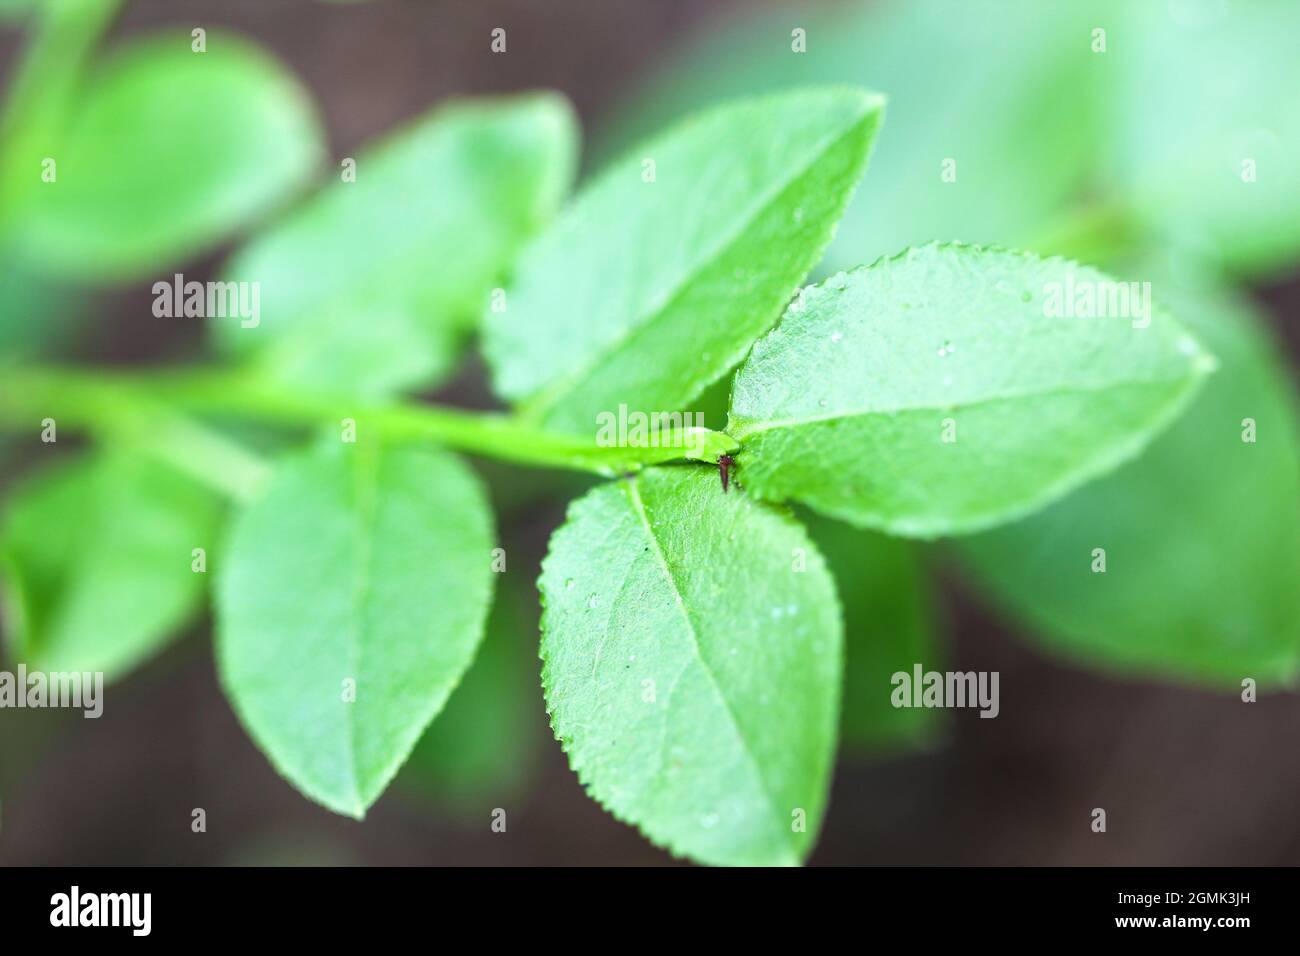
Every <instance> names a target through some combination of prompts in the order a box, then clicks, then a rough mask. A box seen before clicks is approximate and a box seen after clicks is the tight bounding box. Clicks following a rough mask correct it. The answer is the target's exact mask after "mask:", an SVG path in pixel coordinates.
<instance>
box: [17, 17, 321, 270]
mask: <svg viewBox="0 0 1300 956" xmlns="http://www.w3.org/2000/svg"><path fill="white" fill-rule="evenodd" d="M190 42H191V41H190V37H189V36H188V34H183V33H167V34H162V35H158V36H154V37H151V38H149V39H146V40H137V41H134V42H131V43H129V44H127V45H124V46H123V47H121V48H120V49H119V50H117V51H116V52H114V53H112V54H110V55H109V56H108V57H106V58H104V59H103V60H102V61H101V63H100V65H99V66H98V68H97V69H94V70H92V71H91V74H90V75H89V76H88V77H87V78H86V80H85V88H84V90H83V91H82V93H81V95H80V99H79V101H78V103H77V106H76V108H75V109H74V110H73V112H72V114H71V116H70V117H69V119H68V126H67V129H66V130H65V131H64V134H63V135H62V137H61V139H60V141H59V142H54V143H49V144H46V145H45V150H47V151H43V154H44V156H48V157H49V158H52V159H54V160H55V162H56V164H57V165H56V167H55V173H56V176H57V178H56V179H55V181H54V182H42V181H41V174H42V166H41V160H42V158H43V157H32V159H31V161H30V166H31V169H30V175H31V183H32V185H31V188H30V189H28V190H27V191H26V192H25V193H24V197H25V200H26V201H25V203H24V204H23V205H22V207H21V208H20V209H19V210H18V214H17V219H16V222H15V224H14V225H15V241H14V243H13V246H14V250H13V253H14V254H16V255H20V256H22V257H23V258H24V260H26V261H27V262H29V263H30V264H31V265H32V266H34V267H39V268H41V269H46V270H49V271H53V272H59V273H64V274H68V275H72V276H76V277H83V278H93V279H113V280H124V279H129V278H133V277H136V276H139V275H147V274H151V273H154V272H156V271H157V269H158V268H159V266H161V265H164V264H165V263H169V262H176V261H180V260H184V259H186V258H189V257H192V256H194V255H195V254H197V253H199V252H201V251H203V250H204V249H206V248H208V247H209V246H211V245H212V244H213V243H215V242H217V241H219V240H220V239H222V238H223V237H224V236H226V235H227V234H228V233H230V232H231V231H232V230H234V229H237V228H239V227H241V226H243V225H245V224H246V223H248V222H250V221H252V220H254V219H256V218H259V217H262V216H265V215H266V213H267V212H268V211H269V210H270V209H271V208H273V207H275V206H278V205H280V204H281V203H283V201H284V200H286V199H287V198H289V197H290V196H291V195H292V194H293V193H294V192H295V191H296V190H297V189H299V188H300V187H301V186H302V185H303V184H304V183H305V181H306V180H307V178H308V176H309V175H310V174H311V172H312V171H313V169H314V168H315V165H316V163H317V160H318V159H319V157H320V153H321V141H320V140H321V134H320V130H319V129H318V127H317V125H316V120H315V116H314V114H313V112H312V109H311V105H310V103H309V101H308V100H307V97H306V95H305V93H304V92H303V90H302V89H301V88H300V87H299V86H298V84H297V82H296V81H295V80H294V79H293V78H292V77H291V76H290V75H289V74H288V73H286V72H285V71H284V69H283V68H282V67H281V66H280V65H279V64H278V63H277V62H276V61H275V60H273V59H272V58H271V57H269V56H268V55H267V54H266V53H264V52H263V51H262V50H260V49H259V48H258V47H256V46H254V45H252V44H251V43H249V42H248V41H246V40H242V39H239V38H237V37H234V36H231V35H229V34H226V33H221V32H216V31H213V32H210V33H209V34H208V38H207V52H206V53H193V52H191V50H190Z"/></svg>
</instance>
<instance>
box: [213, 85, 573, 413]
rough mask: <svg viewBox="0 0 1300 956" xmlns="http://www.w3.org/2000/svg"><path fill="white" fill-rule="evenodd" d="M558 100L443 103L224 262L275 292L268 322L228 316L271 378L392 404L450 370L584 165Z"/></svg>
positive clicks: (228, 339) (265, 307) (220, 326)
mask: <svg viewBox="0 0 1300 956" xmlns="http://www.w3.org/2000/svg"><path fill="white" fill-rule="evenodd" d="M577 136H578V133H577V126H576V121H575V119H574V117H573V115H572V112H571V110H570V108H569V106H568V104H567V103H566V102H565V100H564V99H563V98H561V97H559V96H556V95H552V94H532V95H525V96H518V97H512V98H504V99H500V100H465V101H461V102H458V103H454V104H452V105H450V106H444V107H440V108H439V109H437V110H434V111H433V112H432V113H430V114H429V115H428V116H427V117H425V118H423V119H421V120H419V121H417V122H416V123H414V124H413V125H411V126H410V127H408V128H407V129H405V130H403V131H402V132H400V133H398V134H396V135H395V136H393V137H391V138H389V139H388V140H387V141H386V142H383V143H381V144H379V145H377V146H375V147H373V148H370V149H367V150H366V151H364V152H362V153H361V154H360V155H359V156H358V157H356V169H355V173H356V180H355V182H344V181H338V182H335V183H334V184H333V185H331V186H328V187H327V188H325V189H324V190H323V191H322V192H321V193H319V194H318V195H316V196H314V197H313V198H312V199H311V200H309V201H308V202H307V203H306V204H305V205H304V206H303V207H302V208H300V209H299V210H297V211H296V212H295V213H294V214H293V215H291V216H290V217H289V218H287V219H286V220H285V221H284V222H283V223H281V224H279V225H277V226H276V227H275V228H274V229H272V230H271V231H269V232H267V233H265V234H264V235H262V236H260V237H259V238H258V239H257V240H255V241H254V242H253V243H252V244H251V245H249V246H248V247H247V248H245V249H244V250H243V251H242V252H241V253H240V254H239V255H237V256H236V257H235V258H234V260H233V261H232V262H231V263H230V264H229V265H228V266H227V268H226V273H227V276H228V278H230V279H232V280H242V281H256V282H259V283H261V288H262V302H261V307H262V316H261V323H260V324H259V325H257V326H256V327H252V326H250V327H244V326H243V325H241V323H240V322H238V321H232V320H230V319H218V320H216V322H215V332H216V334H217V336H218V339H219V341H220V342H221V344H223V345H224V346H226V347H228V348H231V349H234V350H236V351H239V352H244V353H248V352H257V351H262V352H263V355H262V362H263V364H264V366H265V367H264V371H265V373H266V375H267V376H268V377H271V378H273V379H275V380H278V381H282V382H286V383H288V384H291V385H300V386H303V387H309V388H315V389H317V390H328V391H331V392H342V391H349V392H362V393H368V394H375V393H383V392H387V391H391V390H393V389H398V388H409V387H413V386H420V385H428V384H430V383H431V382H433V381H435V380H437V379H438V378H439V377H440V376H442V375H444V374H445V373H446V372H448V371H449V370H450V369H451V367H452V366H453V365H454V362H455V360H456V358H457V357H458V353H459V349H460V345H461V344H462V342H463V340H464V339H465V338H466V336H467V335H468V333H469V332H470V330H471V329H472V327H473V325H474V324H475V322H476V321H477V319H478V316H479V315H480V313H481V312H482V311H483V309H484V306H485V304H486V303H487V301H488V297H489V293H490V291H491V290H492V289H493V288H494V287H495V286H496V285H497V283H499V282H500V281H501V280H502V278H503V276H502V273H503V271H504V270H505V268H506V266H507V265H508V264H509V262H510V261H511V259H512V258H513V257H514V255H515V253H516V252H517V251H518V249H519V247H520V245H521V244H522V243H523V242H524V240H525V239H527V238H528V237H529V236H530V235H531V234H532V233H533V232H535V231H536V230H537V229H538V228H539V227H540V226H541V225H542V224H544V223H545V222H546V221H548V220H549V219H550V217H551V216H552V214H553V213H554V211H555V210H556V209H557V208H558V207H559V205H560V202H561V200H562V199H563V198H564V195H565V193H566V192H567V191H568V188H569V185H570V182H571V180H572V177H573V169H574V166H575V163H576V160H577V155H576V154H577Z"/></svg>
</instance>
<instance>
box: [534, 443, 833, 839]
mask: <svg viewBox="0 0 1300 956" xmlns="http://www.w3.org/2000/svg"><path fill="white" fill-rule="evenodd" d="M800 552H802V553H803V556H804V559H805V561H806V570H805V571H803V572H796V571H795V570H794V569H795V567H796V564H795V562H796V559H797V558H798V557H799V553H800ZM540 587H541V592H542V600H543V605H544V613H543V618H542V660H543V668H542V684H543V687H544V689H545V691H546V699H547V704H548V708H549V710H550V712H551V717H552V724H553V727H554V729H555V733H556V736H557V737H558V738H559V739H560V740H561V742H562V743H563V744H564V748H565V750H566V751H567V752H568V754H569V761H570V763H571V765H572V766H573V768H574V770H575V771H576V772H577V773H578V776H579V778H580V779H581V780H582V781H583V783H584V784H585V785H586V786H587V788H588V789H589V791H590V792H591V794H592V796H594V797H595V798H596V799H597V800H599V801H600V802H601V803H602V804H603V805H604V806H605V807H606V808H607V809H608V810H609V811H610V812H611V813H613V814H614V815H615V816H616V817H618V818H619V819H620V820H624V821H626V822H629V823H634V824H636V825H637V826H638V827H640V828H641V830H642V831H643V832H644V833H645V834H646V835H647V836H648V837H649V838H650V839H651V840H653V841H655V842H656V843H659V844H661V845H663V846H666V847H668V848H669V849H670V850H672V851H673V852H674V853H678V854H682V855H686V856H690V857H692V858H693V859H696V860H699V861H701V862H705V863H713V864H792V863H797V862H799V861H800V860H802V859H803V857H804V856H805V855H806V854H807V853H808V851H809V849H810V848H811V846H812V844H813V841H814V840H815V839H816V833H817V829H818V825H819V823H820V820H821V816H822V811H823V809H824V807H825V804H826V791H827V784H828V782H829V777H830V772H831V767H832V762H833V756H834V748H835V724H836V719H837V713H838V705H839V685H840V676H841V666H840V658H841V654H842V647H841V634H840V621H839V608H838V606H837V602H836V598H835V590H834V585H833V583H832V581H831V579H830V576H829V575H828V574H827V572H826V568H825V565H824V564H823V562H822V559H821V557H820V556H819V555H818V554H817V552H816V550H815V549H814V548H813V546H812V544H811V542H810V541H809V539H808V537H807V535H806V534H805V533H804V530H803V528H802V527H801V526H800V525H799V524H797V523H796V522H795V521H794V520H793V519H792V518H790V517H788V516H787V515H785V514H783V513H781V512H779V511H776V510H773V509H771V508H770V507H768V506H766V505H762V504H760V503H757V502H755V501H753V500H752V499H750V498H748V497H746V496H745V495H743V494H738V493H736V492H735V491H734V490H733V491H732V492H731V493H730V494H723V492H722V488H721V485H720V483H719V481H718V475H717V473H716V472H715V471H714V470H713V469H706V468H694V467H690V468H688V467H679V468H660V469H651V470H649V471H647V472H644V473H642V474H641V475H640V476H639V477H636V478H630V479H626V480H624V481H620V482H616V483H611V484H606V485H602V486H600V487H598V488H596V489H594V490H593V491H591V492H590V493H589V494H588V495H587V496H586V497H584V498H582V499H580V500H579V501H578V502H576V503H575V504H574V505H573V506H572V507H571V509H570V511H569V517H568V520H567V521H566V523H565V524H564V526H563V527H561V528H560V530H559V531H557V532H556V534H555V536H554V537H553V538H552V539H551V548H550V553H549V555H548V556H547V558H546V561H545V562H544V564H543V566H542V577H541V581H540ZM800 812H801V813H802V814H803V815H804V819H805V820H806V831H804V832H799V831H798V830H797V828H796V826H795V824H796V823H797V821H798V819H799V813H800Z"/></svg>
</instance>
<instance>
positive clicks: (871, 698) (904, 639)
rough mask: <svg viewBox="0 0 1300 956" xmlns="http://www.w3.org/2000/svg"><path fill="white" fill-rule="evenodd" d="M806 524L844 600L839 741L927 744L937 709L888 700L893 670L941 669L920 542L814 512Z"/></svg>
mask: <svg viewBox="0 0 1300 956" xmlns="http://www.w3.org/2000/svg"><path fill="white" fill-rule="evenodd" d="M806 523H807V526H808V532H809V533H810V534H811V535H812V537H813V540H814V541H815V542H816V543H817V547H818V548H819V549H820V550H821V553H822V554H824V555H825V556H826V563H827V565H829V566H830V569H831V574H832V575H833V576H834V578H835V584H836V588H837V590H838V591H839V594H840V601H841V603H842V604H843V605H844V651H845V660H844V708H843V712H842V713H841V715H840V736H841V738H842V740H843V743H844V746H845V747H851V748H853V749H855V750H857V751H860V752H864V753H865V752H879V751H884V750H894V749H898V748H903V747H911V746H923V745H926V744H928V743H930V742H932V741H933V740H934V738H935V737H936V735H937V733H938V731H939V728H940V726H941V724H942V720H941V719H940V718H941V712H940V711H938V710H933V709H930V708H925V707H895V706H893V704H892V703H891V696H892V692H893V689H894V685H893V684H892V683H891V682H890V679H891V678H892V677H893V675H894V674H896V673H898V672H899V671H904V672H906V673H908V674H911V673H912V666H913V665H914V664H918V663H919V664H922V665H923V666H924V668H925V669H926V670H942V669H943V659H942V652H941V650H940V649H939V647H938V646H937V642H936V640H935V633H934V620H933V619H934V616H935V615H934V612H933V611H932V610H931V605H932V596H931V593H930V587H929V582H928V580H927V575H926V570H925V567H924V564H923V561H922V558H921V554H920V549H919V547H918V546H917V545H916V544H915V543H914V542H911V541H903V540H901V539H899V538H887V537H885V536H884V535H881V534H876V533H875V532H871V531H863V530H861V529H859V528H854V527H851V526H850V525H846V524H843V523H841V522H838V521H831V520H829V519H827V518H822V517H819V516H817V515H815V514H814V515H809V516H808V520H807V522H806Z"/></svg>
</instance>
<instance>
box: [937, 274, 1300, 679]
mask: <svg viewBox="0 0 1300 956" xmlns="http://www.w3.org/2000/svg"><path fill="white" fill-rule="evenodd" d="M1162 288H1168V284H1165V285H1162ZM1173 301H1174V302H1175V303H1176V304H1177V305H1178V306H1179V315H1180V316H1181V317H1182V318H1183V320H1184V321H1185V322H1187V323H1188V325H1189V326H1190V327H1191V328H1192V329H1193V330H1195V332H1196V333H1197V334H1198V335H1200V336H1201V337H1202V338H1203V339H1204V341H1205V342H1206V343H1207V344H1208V345H1210V346H1211V347H1212V348H1213V349H1214V351H1215V354H1216V355H1217V356H1218V357H1219V360H1220V362H1221V363H1222V364H1221V367H1220V369H1219V371H1218V372H1217V373H1216V374H1215V375H1214V376H1213V377H1212V378H1211V379H1210V381H1209V382H1208V384H1207V385H1206V387H1205V389H1204V390H1203V391H1202V392H1201V394H1200V395H1199V396H1198V398H1197V399H1196V401H1195V402H1194V403H1193V404H1192V406H1191V408H1190V409H1189V410H1188V412H1187V414H1186V415H1185V416H1184V417H1183V418H1182V419H1181V420H1180V421H1179V422H1177V423H1176V424H1175V425H1174V426H1173V427H1172V428H1171V429H1169V431H1168V432H1167V433H1166V434H1164V435H1162V436H1161V437H1160V438H1158V439H1157V440H1156V441H1155V442H1154V443H1153V444H1152V445H1151V447H1150V449H1148V450H1147V452H1146V453H1145V454H1143V455H1142V457H1141V458H1139V459H1138V460H1136V461H1134V462H1132V463H1131V464H1129V465H1127V466H1125V467H1124V468H1122V469H1121V470H1119V471H1117V472H1116V473H1115V474H1113V475H1111V476H1109V477H1107V478H1104V479H1102V480H1101V481H1098V482H1095V483H1093V484H1091V485H1088V486H1087V487H1086V488H1082V489H1080V490H1078V491H1076V492H1075V493H1074V494H1072V495H1070V496H1069V497H1068V498H1066V499H1065V500H1063V501H1061V502H1059V503H1057V504H1056V505H1054V506H1052V507H1051V508H1049V509H1047V510H1046V511H1043V512H1041V513H1039V514H1037V515H1034V516H1033V517H1031V518H1029V519H1027V520H1025V521H1022V522H1019V523H1017V524H1014V525H1009V526H1007V527H1005V528H1000V529H998V530H997V531H994V532H990V533H988V534H984V535H979V536H977V537H973V538H969V539H966V540H964V541H962V542H961V550H960V553H961V555H962V556H963V558H964V560H965V563H966V564H967V566H968V567H969V568H971V569H972V570H973V571H974V572H975V573H976V575H977V577H978V579H979V580H980V581H982V582H983V583H984V584H985V585H987V587H988V589H989V591H990V593H991V594H992V596H993V597H994V598H995V599H996V600H997V601H998V602H999V603H1000V604H1002V605H1003V606H1004V607H1006V608H1008V609H1009V610H1011V611H1012V612H1014V613H1015V614H1016V615H1017V616H1018V617H1020V618H1021V619H1022V620H1024V621H1025V622H1027V623H1028V624H1029V626H1030V627H1031V628H1033V629H1034V630H1033V631H1032V632H1031V633H1033V635H1034V636H1035V638H1036V639H1037V640H1039V641H1041V642H1042V643H1043V645H1044V646H1045V647H1047V648H1049V649H1051V650H1053V651H1056V652H1060V653H1064V654H1067V655H1069V656H1070V657H1073V658H1076V659H1079V660H1083V661H1086V662H1089V663H1091V664H1093V665H1095V666H1098V667H1102V668H1104V669H1106V670H1111V671H1119V672H1123V673H1133V674H1138V675H1143V676H1146V675H1150V674H1152V673H1159V674H1166V675H1169V676H1171V677H1176V678H1181V679H1192V680H1196V681H1201V682H1206V683H1211V684H1214V685H1216V686H1219V687H1223V688H1225V689H1227V688H1229V687H1232V686H1237V687H1238V688H1239V687H1240V681H1241V680H1242V679H1243V678H1245V677H1252V678H1254V679H1256V680H1257V681H1261V682H1264V681H1272V682H1277V681H1289V680H1290V679H1292V678H1293V677H1294V675H1295V673H1296V668H1297V664H1298V663H1300V590H1298V589H1297V587H1296V584H1297V582H1300V503H1298V500H1297V497H1296V489H1297V488H1300V417H1298V416H1297V410H1296V397H1295V387H1294V384H1293V383H1292V382H1291V381H1290V380H1289V379H1288V376H1287V374H1286V373H1285V371H1284V370H1283V368H1282V363H1281V362H1280V361H1279V359H1278V352H1279V349H1278V347H1277V346H1276V344H1275V343H1274V342H1273V341H1271V340H1270V338H1269V336H1268V335H1267V334H1266V332H1265V331H1264V329H1263V328H1261V323H1260V319H1259V317H1258V316H1257V315H1255V314H1254V313H1253V312H1252V310H1251V309H1250V307H1249V306H1248V305H1247V304H1246V303H1245V302H1244V301H1241V300H1239V299H1235V298H1233V297H1231V296H1228V295H1226V294H1224V293H1222V292H1217V293H1216V292H1213V291H1210V290H1206V289H1200V288H1192V289H1184V290H1179V292H1178V294H1177V297H1176V298H1174V299H1173ZM1246 419H1252V420H1253V421H1254V424H1255V439H1256V440H1255V441H1254V442H1246V441H1243V435H1244V434H1245V433H1246V426H1245V424H1244V422H1245V420H1246ZM1098 548H1102V549H1104V550H1105V555H1104V557H1105V572H1104V573H1098V572H1095V571H1094V570H1093V568H1094V566H1096V563H1097V555H1095V554H1094V550H1095V549H1098Z"/></svg>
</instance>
